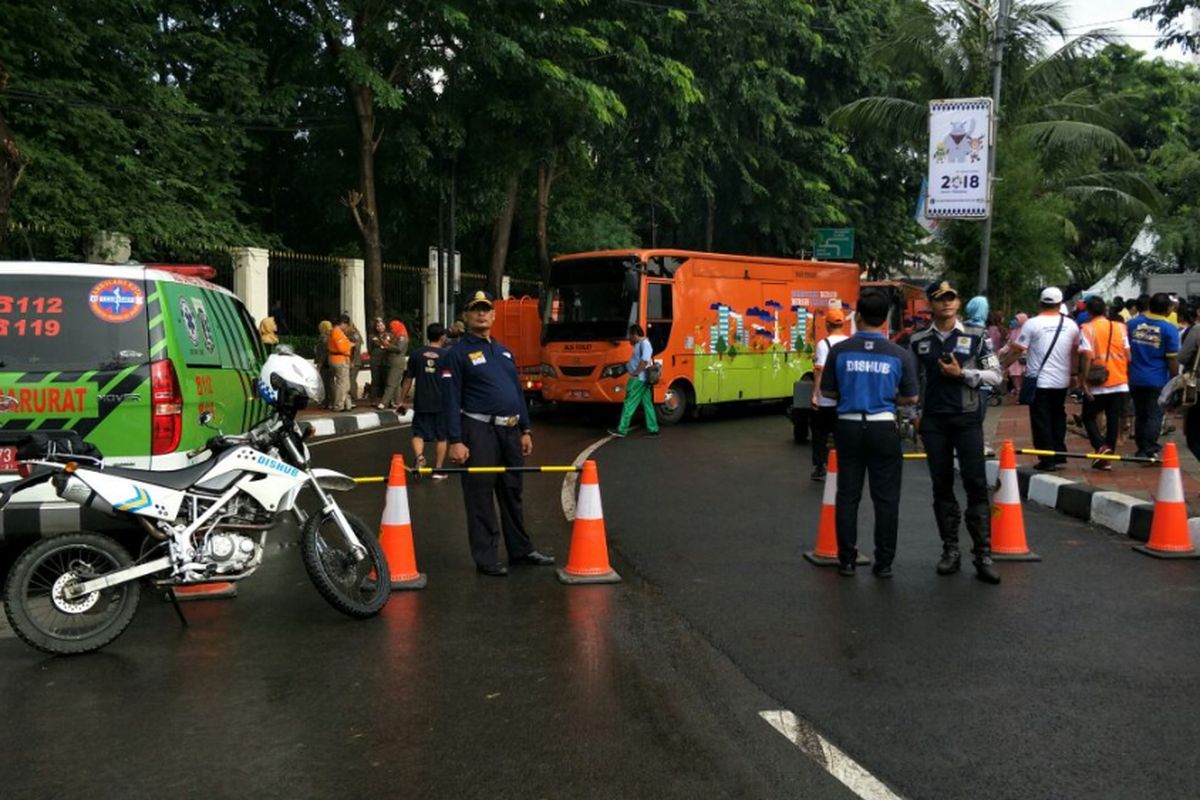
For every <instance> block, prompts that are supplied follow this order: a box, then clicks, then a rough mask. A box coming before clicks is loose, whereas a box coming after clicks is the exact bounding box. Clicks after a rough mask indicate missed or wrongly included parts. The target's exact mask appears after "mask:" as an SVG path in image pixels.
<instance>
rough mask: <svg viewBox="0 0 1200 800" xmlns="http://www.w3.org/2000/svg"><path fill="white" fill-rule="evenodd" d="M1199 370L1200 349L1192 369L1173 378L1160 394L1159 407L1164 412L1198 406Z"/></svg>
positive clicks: (1199, 392)
mask: <svg viewBox="0 0 1200 800" xmlns="http://www.w3.org/2000/svg"><path fill="white" fill-rule="evenodd" d="M1197 369H1200V348H1198V349H1197V350H1196V355H1195V357H1193V358H1192V368H1191V369H1190V370H1188V371H1187V372H1181V373H1179V374H1178V375H1176V376H1175V377H1174V378H1171V380H1169V381H1167V385H1166V386H1164V387H1163V388H1162V391H1161V392H1159V393H1158V405H1159V407H1160V408H1162V410H1163V411H1178V410H1179V409H1181V408H1191V407H1192V406H1194V405H1196V399H1197V395H1198V394H1200V391H1198V389H1197V385H1196V370H1197Z"/></svg>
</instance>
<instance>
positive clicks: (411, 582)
mask: <svg viewBox="0 0 1200 800" xmlns="http://www.w3.org/2000/svg"><path fill="white" fill-rule="evenodd" d="M427 583H429V576H428V575H426V574H425V573H424V572H418V573H417V577H415V578H409V579H408V580H404V581H392V590H393V591H401V592H402V591H406V590H408V591H412V590H414V589H424V588H425V585H426V584H427Z"/></svg>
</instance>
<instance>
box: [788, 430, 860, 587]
mask: <svg viewBox="0 0 1200 800" xmlns="http://www.w3.org/2000/svg"><path fill="white" fill-rule="evenodd" d="M828 462H829V463H828V464H826V466H825V494H824V495H823V496H822V497H821V521H820V523H818V525H817V546H816V548H814V549H813V550H809V551H808V552H807V553H805V554H804V557H805V558H806V559H808V561H809V562H810V563H813V564H816V565H817V566H818V567H836V566H837V564H838V544H837V450H830V451H829V459H828ZM858 563H859V564H870V563H871V559H869V558H867V557H866V556H864V555H863V554H862V553H859V554H858Z"/></svg>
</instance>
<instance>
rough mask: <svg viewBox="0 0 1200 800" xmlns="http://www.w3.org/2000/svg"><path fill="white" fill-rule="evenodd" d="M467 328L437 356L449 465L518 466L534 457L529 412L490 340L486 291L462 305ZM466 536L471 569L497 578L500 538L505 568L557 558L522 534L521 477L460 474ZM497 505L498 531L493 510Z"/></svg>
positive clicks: (513, 373) (505, 353) (511, 367)
mask: <svg viewBox="0 0 1200 800" xmlns="http://www.w3.org/2000/svg"><path fill="white" fill-rule="evenodd" d="M465 311H466V318H467V329H468V333H466V334H465V335H464V336H463V337H462V338H461V339H459V340H458V342H457V344H455V345H454V346H453V347H451V348H450V350H449V352H447V353H446V354H445V355H444V356H443V357H442V362H443V363H442V410H443V412H444V413H445V417H446V432H447V435H448V440H449V442H450V451H449V455H450V461H451V462H452V463H455V464H462V465H465V466H468V467H499V466H505V467H520V466H524V464H525V456H528V455H529V454H530V453H532V452H533V436H532V434H531V432H530V429H529V410H528V409H527V408H526V406H525V395H524V394H523V393H522V391H521V384H520V380H519V376H518V374H517V365H516V363H515V362H514V361H513V355H512V352H511V351H510V350H509V349H508V348H507V347H505V346H504V345H502V344H500V343H499V342H497V341H496V340H495V339H493V338H492V337H491V330H492V323H493V322H494V321H495V319H496V310H495V307H494V306H493V305H492V299H491V297H490V296H489V295H488V294H487V293H486V292H475V294H474V295H472V297H471V298H470V299H469V300H468V301H467V304H466V307H465ZM462 488H463V501H464V502H465V504H466V508H467V534H468V536H469V538H470V542H471V556H472V558H474V559H475V568H476V569H477V570H478V571H479V572H480V573H481V574H483V575H491V576H494V577H501V576H504V575H507V574H508V569H507V568H506V567H505V566H504V564H502V563H501V562H500V556H499V550H498V547H497V544H498V542H497V540H498V538H499V536H500V533H501V532H503V534H504V546H505V549H506V550H508V561H509V563H510V564H517V563H523V564H535V565H537V566H554V559H553V558H551V557H550V556H547V555H543V554H542V553H539V552H538V551H537V550H535V549H534V547H533V543H532V542H530V540H529V534H528V533H527V532H526V531H525V515H524V513H523V511H522V508H521V474H520V473H518V472H505V473H485V474H478V473H476V474H466V475H463V482H462ZM493 495H495V502H496V503H497V504H498V505H499V506H500V525H499V526H497V524H496V508H495V505H493V500H492V497H493Z"/></svg>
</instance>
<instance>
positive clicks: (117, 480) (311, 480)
mask: <svg viewBox="0 0 1200 800" xmlns="http://www.w3.org/2000/svg"><path fill="white" fill-rule="evenodd" d="M259 391H260V393H261V394H262V396H263V397H264V399H267V400H268V402H270V403H271V404H272V406H273V408H274V411H275V413H274V414H273V415H272V417H271V419H269V420H268V421H266V422H264V423H262V424H261V425H259V426H258V427H256V428H254V429H253V430H251V431H249V432H247V433H245V434H242V435H238V436H226V435H224V434H219V435H217V436H214V437H212V438H211V439H209V441H208V443H207V444H206V445H205V446H204V447H203V448H199V449H198V450H195V451H193V452H192V453H190V454H189V455H190V456H192V457H193V458H194V457H197V456H200V455H203V453H204V452H205V451H208V452H210V453H211V457H210V458H209V459H207V460H205V461H203V462H201V463H199V464H195V465H193V466H190V467H186V468H184V469H180V470H176V471H173V472H155V471H149V470H136V469H128V468H125V467H111V466H110V467H106V466H105V465H104V462H103V460H102V458H100V457H99V454H98V453H97V452H96V451H95V450H94V449H93V448H91V447H90V446H89V445H83V444H82V443H81V442H80V441H79V440H78V437H74V438H73V439H70V438H68V439H64V438H61V437H60V438H52V437H50V436H48V435H45V434H42V435H34V436H31V439H30V441H29V442H28V443H27V444H26V445H25V447H24V448H23V449H22V451H20V452H19V455H18V457H19V458H21V462H22V470H23V472H28V473H29V477H26V478H25V479H23V480H21V481H18V482H17V483H14V484H11V485H10V486H9V487H7V488H6V489H5V490H4V492H3V493H0V508H2V507H3V506H4V504H6V503H7V502H8V500H9V498H10V497H11V496H12V494H13V493H15V492H16V491H19V490H21V489H23V488H26V487H28V486H30V485H33V484H35V483H42V482H45V481H51V482H52V483H53V485H54V488H55V491H56V492H57V493H58V495H59V496H60V497H62V498H63V499H65V500H69V501H71V502H74V503H78V504H79V505H83V506H88V507H89V508H93V509H97V510H99V511H101V512H103V513H106V514H108V515H111V516H114V517H119V518H123V519H127V520H129V521H131V522H132V523H134V524H135V525H136V526H138V527H140V528H141V530H142V531H144V532H145V534H146V535H147V538H146V542H147V546H145V547H143V550H142V553H141V554H140V555H139V556H138V558H136V559H134V558H133V557H132V556H131V555H130V553H129V552H128V551H127V550H126V549H125V547H123V546H122V545H121V544H120V543H119V542H117V541H116V540H115V539H113V538H111V537H109V536H105V535H101V534H97V533H72V534H64V535H57V536H54V537H52V538H48V539H43V540H41V541H39V542H38V543H36V544H34V545H33V546H31V547H30V548H29V549H27V550H26V551H25V552H24V553H22V554H21V556H20V557H19V558H18V559H17V561H16V563H15V564H14V565H13V567H12V570H11V571H10V572H9V575H8V580H7V581H6V583H5V586H4V610H5V613H6V614H7V616H8V621H9V623H10V624H11V625H12V627H13V630H14V631H15V632H16V633H17V635H18V636H20V637H21V639H22V640H24V641H25V642H26V643H28V644H29V645H31V646H33V647H36V648H37V649H39V650H43V651H45V652H48V653H55V654H74V653H86V652H90V651H93V650H97V649H99V648H101V647H103V646H105V645H106V644H108V643H109V642H111V641H113V640H114V639H116V638H117V637H118V636H120V635H121V633H122V632H123V631H124V630H125V628H126V627H127V626H128V625H129V623H130V621H131V620H132V619H133V616H134V613H135V612H136V611H137V605H138V600H139V596H140V591H141V587H140V584H139V579H142V578H148V579H150V580H152V581H153V583H154V584H155V585H157V586H162V587H172V586H191V585H197V584H204V583H213V582H222V581H229V582H235V581H240V580H242V579H244V578H247V577H249V576H250V575H252V574H253V573H254V571H255V570H257V569H258V567H259V565H261V564H262V559H263V546H264V544H265V542H266V535H267V532H268V531H269V530H271V529H272V528H273V527H275V525H276V524H277V523H278V521H279V518H280V517H281V515H283V514H285V513H287V512H291V513H293V514H294V515H295V517H296V519H297V521H298V522H299V524H300V525H301V534H300V551H301V554H302V555H303V558H304V566H305V569H306V570H307V572H308V575H309V577H310V578H311V579H312V581H313V583H314V584H315V585H316V587H317V590H318V591H319V592H320V593H321V596H322V597H324V598H325V599H326V600H327V601H328V602H329V603H330V605H332V606H333V607H334V608H336V609H337V610H338V611H341V612H343V613H345V614H348V615H350V616H352V617H359V618H365V617H370V616H373V615H375V614H377V613H378V612H379V611H380V609H382V608H383V606H384V605H385V604H386V603H387V599H388V595H389V594H390V592H391V586H390V582H389V572H388V565H387V561H386V559H385V558H384V554H383V551H382V549H381V548H380V546H379V542H378V539H377V538H376V536H375V535H374V534H373V533H372V532H371V530H370V529H369V528H368V527H367V526H366V525H365V524H364V523H363V522H362V520H360V519H358V518H357V517H355V516H354V515H352V514H349V513H347V512H345V511H342V510H341V508H340V507H339V506H338V504H337V502H336V501H335V500H334V498H333V496H332V495H331V494H330V492H331V491H345V490H348V489H351V488H353V487H354V481H353V480H352V479H351V478H348V477H347V476H345V475H342V474H340V473H337V472H334V471H332V470H327V469H319V468H314V467H312V466H310V463H309V451H308V447H307V445H306V444H305V441H304V433H303V432H302V431H301V429H300V428H299V426H298V425H297V424H296V412H297V411H299V410H300V409H301V408H303V407H304V406H305V405H306V404H307V402H308V401H309V400H314V401H317V402H319V401H320V400H321V399H322V398H321V395H322V388H321V379H320V376H319V375H318V374H317V372H316V370H315V368H314V367H313V366H312V364H311V363H309V362H308V361H306V360H304V359H301V358H299V357H298V356H296V355H294V354H292V353H291V352H290V351H288V350H286V349H285V348H281V352H277V353H275V354H274V355H272V356H271V357H270V358H268V359H267V363H266V364H265V365H264V366H263V370H262V374H261V376H260V380H259ZM206 417H207V415H206ZM206 417H202V418H201V421H202V423H203V424H208V423H209V421H210V418H206ZM305 487H308V488H310V489H312V491H313V492H314V493H315V494H316V496H317V498H318V500H319V501H320V509H321V510H320V512H319V513H316V514H312V515H306V514H305V513H304V512H303V511H302V510H301V509H300V507H299V506H297V505H296V499H297V495H298V494H299V493H300V491H301V490H302V489H304V488H305ZM168 595H169V597H170V598H171V599H172V600H174V593H172V592H170V591H168ZM176 611H179V607H178V605H176ZM180 618H181V620H182V618H183V615H182V612H180Z"/></svg>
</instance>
